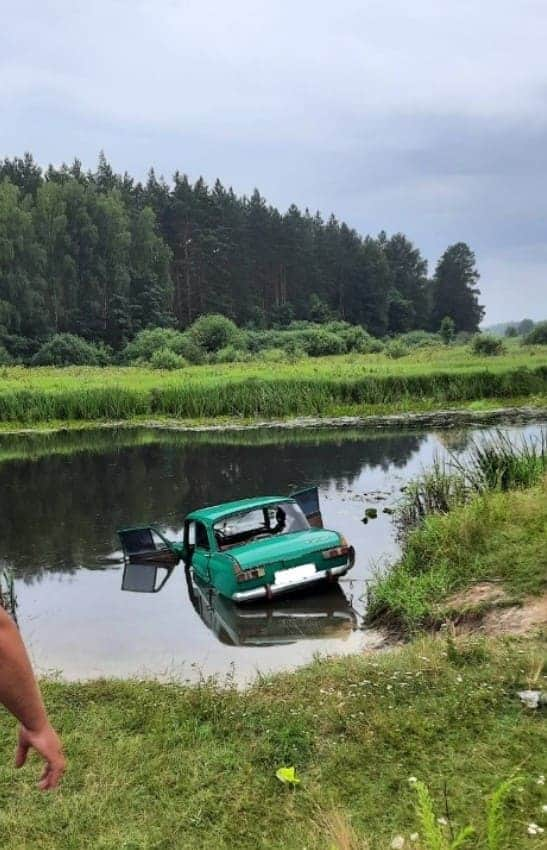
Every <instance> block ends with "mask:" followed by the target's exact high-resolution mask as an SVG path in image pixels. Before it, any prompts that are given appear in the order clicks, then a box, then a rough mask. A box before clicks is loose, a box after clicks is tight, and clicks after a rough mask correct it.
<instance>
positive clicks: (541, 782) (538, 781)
mask: <svg viewBox="0 0 547 850" xmlns="http://www.w3.org/2000/svg"><path fill="white" fill-rule="evenodd" d="M536 784H537V785H545V776H544V775H543V773H540V775H539V776H538V778H537V779H536Z"/></svg>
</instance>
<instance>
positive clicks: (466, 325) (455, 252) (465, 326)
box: [431, 242, 484, 333]
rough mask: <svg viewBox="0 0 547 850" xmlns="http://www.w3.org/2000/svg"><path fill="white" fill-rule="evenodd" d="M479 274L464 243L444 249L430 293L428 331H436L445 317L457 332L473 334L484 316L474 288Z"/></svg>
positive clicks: (476, 290)
mask: <svg viewBox="0 0 547 850" xmlns="http://www.w3.org/2000/svg"><path fill="white" fill-rule="evenodd" d="M479 277H480V275H479V273H478V271H477V269H476V266H475V255H474V253H473V251H472V250H471V249H470V248H469V246H468V245H466V243H465V242H457V243H456V244H455V245H451V246H450V247H449V248H447V249H446V251H445V252H444V254H443V255H442V257H441V258H440V260H439V262H438V263H437V268H436V269H435V277H434V279H433V292H432V311H431V329H432V330H437V329H438V327H439V326H440V323H441V321H442V319H443V318H444V316H450V318H451V319H453V320H454V324H455V327H456V331H469V332H472V333H473V332H475V331H476V330H478V327H479V324H480V322H481V320H482V318H483V316H484V307H482V306H481V305H480V304H479V300H478V296H479V295H480V290H479V289H478V287H477V282H478V280H479Z"/></svg>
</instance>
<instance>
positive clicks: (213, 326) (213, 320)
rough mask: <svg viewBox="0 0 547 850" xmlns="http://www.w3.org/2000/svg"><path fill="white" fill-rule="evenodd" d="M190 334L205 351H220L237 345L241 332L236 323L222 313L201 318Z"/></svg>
mask: <svg viewBox="0 0 547 850" xmlns="http://www.w3.org/2000/svg"><path fill="white" fill-rule="evenodd" d="M188 334H189V335H190V337H191V338H192V339H193V340H194V342H195V343H197V345H199V346H200V347H201V348H203V349H204V350H205V351H220V349H221V348H226V347H227V346H228V345H235V344H236V342H237V341H238V337H240V336H241V332H240V330H239V328H238V327H237V325H236V324H235V322H232V320H231V319H228V318H227V317H226V316H221V315H220V313H211V314H209V315H207V316H200V317H199V319H196V321H195V322H194V324H193V325H191V326H190V328H189V329H188Z"/></svg>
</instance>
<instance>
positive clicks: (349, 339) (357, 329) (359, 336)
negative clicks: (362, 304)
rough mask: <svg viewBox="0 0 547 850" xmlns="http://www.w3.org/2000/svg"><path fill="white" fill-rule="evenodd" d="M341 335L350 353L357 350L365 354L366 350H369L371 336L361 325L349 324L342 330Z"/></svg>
mask: <svg viewBox="0 0 547 850" xmlns="http://www.w3.org/2000/svg"><path fill="white" fill-rule="evenodd" d="M340 337H341V339H342V340H343V342H344V345H345V348H346V351H347V352H348V353H349V352H350V351H357V352H359V353H361V354H363V353H364V352H365V351H369V346H370V341H371V337H370V335H369V334H368V333H367V332H366V331H365V330H364V328H362V327H361V325H349V326H348V327H347V328H346V329H344V330H343V331H342V333H341V334H340Z"/></svg>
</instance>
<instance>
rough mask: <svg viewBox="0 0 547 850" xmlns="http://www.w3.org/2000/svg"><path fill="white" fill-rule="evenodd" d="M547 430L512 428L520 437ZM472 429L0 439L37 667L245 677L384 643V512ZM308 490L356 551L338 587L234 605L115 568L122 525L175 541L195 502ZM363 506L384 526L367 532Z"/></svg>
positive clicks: (389, 555)
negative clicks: (377, 582) (369, 603)
mask: <svg viewBox="0 0 547 850" xmlns="http://www.w3.org/2000/svg"><path fill="white" fill-rule="evenodd" d="M539 428H540V426H537V425H532V426H528V427H525V428H518V427H511V428H507V429H504V430H506V431H507V432H508V433H510V434H511V435H514V437H515V438H517V437H518V435H520V434H523V433H525V434H527V435H533V434H535V433H537V432H538V431H539ZM476 434H477V432H472V431H444V432H430V433H427V432H416V431H407V432H398V433H386V432H368V431H366V430H363V429H360V430H346V429H339V430H337V429H328V430H319V431H286V430H281V429H279V430H267V431H264V432H260V431H251V432H235V433H230V432H225V433H221V434H216V433H209V434H180V433H176V432H164V431H162V432H158V431H150V430H145V429H142V430H138V431H130V430H123V429H122V430H119V431H109V430H97V431H92V432H81V433H69V434H64V435H63V434H59V435H54V436H49V437H46V436H33V437H29V436H27V437H18V438H14V437H11V438H9V437H3V438H0V509H1V517H2V525H1V540H0V565H1V564H3V565H5V566H8V567H10V568H11V569H12V570H13V572H14V574H15V576H16V590H17V596H18V600H19V611H18V615H19V623H20V626H21V629H22V632H23V635H24V637H25V640H26V642H27V644H28V646H29V648H30V651H31V654H32V657H33V660H34V662H35V664H36V665H37V667H38V668H39V669H40V671H42V672H59V673H61V674H62V675H63V676H65V677H66V678H88V677H96V676H123V677H127V676H137V675H139V676H140V675H152V676H159V677H174V678H177V679H182V680H186V679H189V680H195V679H196V678H198V677H199V676H208V675H213V674H214V675H220V676H225V675H235V676H236V677H237V678H238V679H240V680H245V679H248V678H249V677H251V676H253V675H254V674H255V673H256V671H258V670H260V671H264V672H265V671H270V670H276V669H284V668H289V667H293V666H295V665H298V664H302V663H305V662H306V661H308V660H310V659H311V658H312V657H313V656H314V654H315V653H318V652H319V653H339V652H348V651H353V650H357V649H360V648H362V647H365V646H373V645H375V643H376V642H377V639H378V638H377V635H376V634H375V633H373V632H369V631H366V630H365V631H363V630H362V628H361V619H362V614H363V610H364V606H365V589H366V581H367V579H368V578H370V576H371V574H372V571H373V570H374V569H375V568H377V567H379V566H381V565H382V564H385V563H386V562H388V561H389V560H390V559H393V558H394V557H395V556H396V555H397V551H398V550H397V543H396V541H395V539H394V534H393V527H392V517H391V515H390V514H388V513H384V512H383V508H384V507H388V508H391V507H393V506H394V505H396V503H397V500H398V499H399V498H400V495H401V487H402V486H404V484H405V482H406V481H407V480H408V479H409V478H411V477H412V476H414V475H415V474H416V473H418V472H419V471H420V470H421V469H422V468H423V467H424V466H428V465H429V464H430V463H431V461H432V459H433V458H434V456H435V454H438V453H441V454H443V453H446V452H447V451H452V452H456V453H457V452H461V451H464V450H465V447H466V445H468V442H469V440H470V439H472V438H473V436H475V435H476ZM311 485H318V486H319V489H320V495H321V501H322V509H323V518H324V522H325V525H326V526H327V527H331V528H335V529H337V530H339V531H341V532H342V533H343V534H344V535H345V536H346V537H347V539H348V540H349V541H350V542H351V543H353V545H354V546H355V549H356V566H355V568H354V569H353V570H352V571H351V573H350V574H349V575H348V576H346V577H345V578H344V579H343V580H342V581H341V582H340V585H339V586H336V585H335V586H331V587H329V588H326V589H325V591H323V592H319V593H314V594H313V595H312V596H309V595H306V596H304V597H302V596H295V597H289V598H287V599H286V600H277V601H275V602H273V603H264V604H262V605H254V606H253V607H252V608H248V607H239V608H238V607H237V606H234V605H232V604H231V603H230V602H228V601H227V600H223V599H220V598H218V597H215V596H214V595H213V594H211V593H210V592H209V591H208V590H207V588H203V587H199V586H197V585H195V583H193V582H192V581H191V578H190V576H188V575H187V573H186V572H185V570H184V566H183V565H182V564H181V565H178V566H177V567H176V568H175V569H174V570H173V571H172V572H171V574H170V575H167V574H166V571H165V570H164V569H163V570H162V569H158V570H157V571H155V570H153V569H150V568H145V569H144V570H143V569H142V568H137V569H135V568H134V567H132V568H129V569H128V568H124V565H123V563H122V562H121V560H120V551H119V543H118V540H117V536H116V529H117V528H119V527H122V526H125V525H133V524H137V523H149V522H155V523H157V524H158V525H159V526H160V527H162V528H163V529H164V530H165V531H166V532H167V533H168V534H169V535H171V536H173V537H174V538H178V537H180V534H181V528H182V522H183V519H184V516H185V515H186V513H187V512H188V511H190V510H192V509H194V508H196V507H201V506H203V505H207V504H216V503H219V502H224V501H229V500H231V499H239V498H242V497H246V496H255V495H269V494H273V495H278V494H285V493H290V492H291V491H293V490H295V489H298V488H303V487H306V486H311ZM367 507H376V508H377V509H378V519H376V520H371V521H369V522H368V523H367V524H364V523H363V522H362V518H363V516H364V512H365V508H367ZM162 583H163V586H162V587H160V585H161V584H162ZM122 588H123V589H122Z"/></svg>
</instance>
